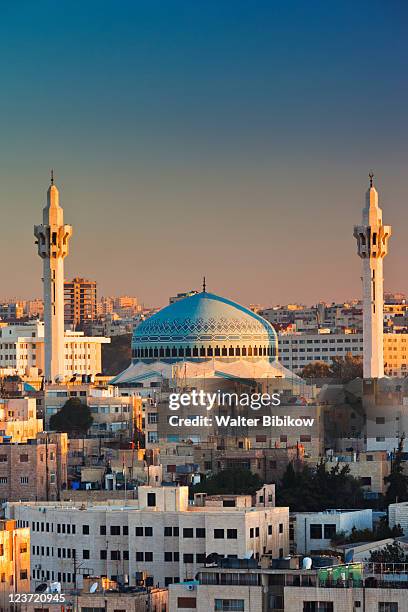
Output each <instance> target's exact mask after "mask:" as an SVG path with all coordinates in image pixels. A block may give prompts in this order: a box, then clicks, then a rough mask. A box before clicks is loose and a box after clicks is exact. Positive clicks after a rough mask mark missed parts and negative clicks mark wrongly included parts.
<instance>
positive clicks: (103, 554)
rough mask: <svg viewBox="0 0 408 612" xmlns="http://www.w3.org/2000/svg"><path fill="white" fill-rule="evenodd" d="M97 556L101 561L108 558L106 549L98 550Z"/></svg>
mask: <svg viewBox="0 0 408 612" xmlns="http://www.w3.org/2000/svg"><path fill="white" fill-rule="evenodd" d="M99 558H100V559H101V560H102V561H103V560H105V559H107V558H108V555H107V554H106V550H101V551H100V555H99Z"/></svg>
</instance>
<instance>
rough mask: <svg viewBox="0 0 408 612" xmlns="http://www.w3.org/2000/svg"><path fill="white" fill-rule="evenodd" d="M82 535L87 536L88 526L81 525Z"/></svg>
mask: <svg viewBox="0 0 408 612" xmlns="http://www.w3.org/2000/svg"><path fill="white" fill-rule="evenodd" d="M82 534H83V535H89V525H82Z"/></svg>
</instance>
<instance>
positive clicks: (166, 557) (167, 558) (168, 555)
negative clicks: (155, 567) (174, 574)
mask: <svg viewBox="0 0 408 612" xmlns="http://www.w3.org/2000/svg"><path fill="white" fill-rule="evenodd" d="M164 560H165V561H167V562H170V561H173V553H172V552H165V553H164Z"/></svg>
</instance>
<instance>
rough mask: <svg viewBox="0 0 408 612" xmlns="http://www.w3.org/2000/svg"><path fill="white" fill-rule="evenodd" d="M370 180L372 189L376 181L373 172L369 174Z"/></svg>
mask: <svg viewBox="0 0 408 612" xmlns="http://www.w3.org/2000/svg"><path fill="white" fill-rule="evenodd" d="M368 178H369V179H370V187H372V186H373V179H374V172H373V171H372V170H370V172H369V173H368Z"/></svg>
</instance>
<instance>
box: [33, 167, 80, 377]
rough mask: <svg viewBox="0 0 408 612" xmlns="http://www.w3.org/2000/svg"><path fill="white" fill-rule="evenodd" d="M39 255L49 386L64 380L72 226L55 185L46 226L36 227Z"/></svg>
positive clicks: (46, 210)
mask: <svg viewBox="0 0 408 612" xmlns="http://www.w3.org/2000/svg"><path fill="white" fill-rule="evenodd" d="M34 235H35V237H36V238H37V241H36V243H37V245H38V255H39V256H40V257H41V259H42V260H43V283H44V289H43V291H44V321H45V360H44V361H45V369H44V371H45V378H46V380H47V381H48V382H54V381H55V380H57V379H60V378H64V376H65V367H64V259H65V257H66V256H67V255H68V252H69V239H70V238H71V236H72V227H71V225H64V211H63V208H62V207H61V206H60V205H59V192H58V189H57V187H56V186H55V185H54V175H53V172H52V171H51V184H50V186H49V188H48V191H47V204H46V206H45V207H44V209H43V223H42V225H36V226H35V227H34Z"/></svg>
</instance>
